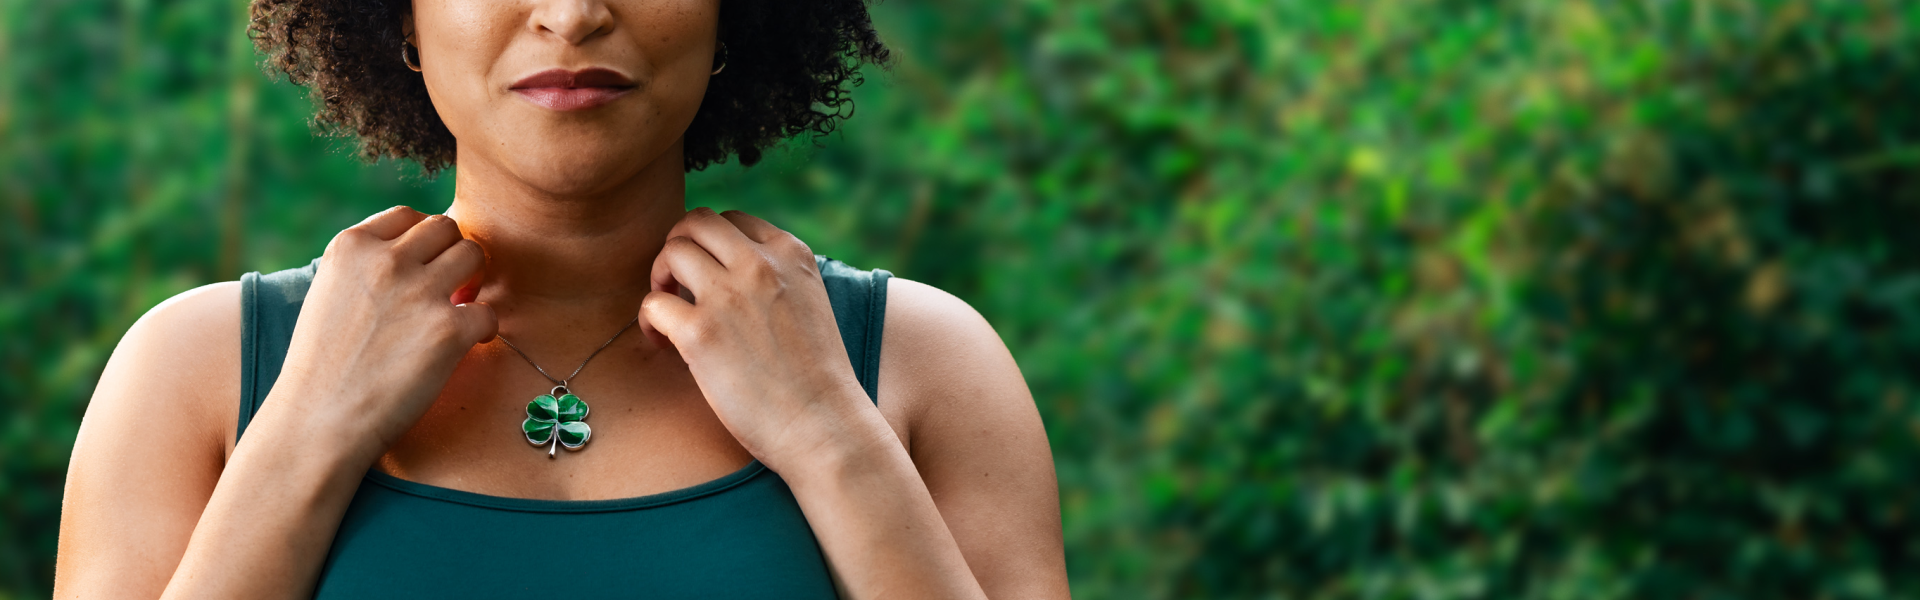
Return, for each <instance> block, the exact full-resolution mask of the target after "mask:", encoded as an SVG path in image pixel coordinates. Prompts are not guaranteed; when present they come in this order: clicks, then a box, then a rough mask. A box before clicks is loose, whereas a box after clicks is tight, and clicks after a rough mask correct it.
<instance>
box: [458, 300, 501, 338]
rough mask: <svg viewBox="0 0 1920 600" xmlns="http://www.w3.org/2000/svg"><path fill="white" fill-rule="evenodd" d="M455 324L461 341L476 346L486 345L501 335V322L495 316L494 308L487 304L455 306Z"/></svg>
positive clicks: (473, 303) (474, 303)
mask: <svg viewBox="0 0 1920 600" xmlns="http://www.w3.org/2000/svg"><path fill="white" fill-rule="evenodd" d="M453 322H454V327H455V328H457V329H458V330H459V335H460V339H462V340H468V341H470V342H471V343H474V344H479V343H484V342H486V341H488V340H491V339H493V336H494V334H497V333H500V320H499V318H498V317H495V316H494V314H493V307H492V306H489V305H487V303H485V302H468V303H465V304H456V305H454V306H453Z"/></svg>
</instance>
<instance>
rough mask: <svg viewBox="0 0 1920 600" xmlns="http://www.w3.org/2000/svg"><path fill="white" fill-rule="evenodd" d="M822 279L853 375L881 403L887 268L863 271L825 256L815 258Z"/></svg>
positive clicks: (874, 399)
mask: <svg viewBox="0 0 1920 600" xmlns="http://www.w3.org/2000/svg"><path fill="white" fill-rule="evenodd" d="M813 259H814V262H815V263H817V264H818V265H819V267H820V279H821V280H823V281H824V282H825V283H826V284H827V299H828V300H830V301H832V303H833V320H834V322H835V323H836V324H838V325H839V326H840V341H841V343H843V344H845V345H846V346H847V358H848V359H849V360H852V361H853V373H854V375H856V376H858V377H859V378H860V387H862V388H864V389H866V390H867V398H870V399H872V400H873V403H874V404H875V405H878V404H880V333H881V330H882V328H883V326H885V325H886V320H887V279H888V278H891V277H893V274H892V273H888V272H887V271H886V270H885V269H874V270H871V271H863V270H860V269H856V268H853V267H852V266H850V265H848V264H847V263H843V262H840V261H837V260H834V259H831V258H827V257H825V256H819V255H815V256H814V257H813Z"/></svg>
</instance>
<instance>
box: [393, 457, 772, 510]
mask: <svg viewBox="0 0 1920 600" xmlns="http://www.w3.org/2000/svg"><path fill="white" fill-rule="evenodd" d="M762 472H768V473H771V471H768V470H767V468H766V465H762V464H760V459H758V458H756V459H753V460H752V461H750V462H748V463H747V465H746V466H744V467H740V468H739V469H738V470H735V471H734V472H732V473H728V474H726V475H724V476H721V477H720V478H719V479H714V480H711V481H708V482H706V483H700V484H695V485H692V486H689V487H683V488H680V489H677V490H670V491H665V492H660V493H657V494H648V495H645V496H635V497H632V498H610V499H606V500H543V499H539V498H513V497H509V496H492V495H488V494H481V493H477V492H468V491H463V490H456V489H453V488H444V487H440V486H437V485H429V484H425V483H420V482H417V481H409V480H406V479H401V478H399V477H394V476H392V475H388V474H386V473H383V472H381V471H380V469H379V468H372V469H367V476H366V481H369V482H372V483H375V484H378V485H380V486H381V487H385V488H387V489H391V490H393V491H396V492H400V493H402V494H407V495H410V496H418V497H421V498H425V499H428V500H438V501H441V502H451V503H454V504H465V505H468V506H475V507H480V508H489V509H494V510H506V511H515V512H536V513H597V512H618V511H628V510H640V509H646V508H655V507H660V506H666V505H669V504H677V503H680V502H686V501H690V500H695V499H699V498H702V497H706V496H711V495H714V494H718V493H721V492H724V491H727V490H729V489H732V488H735V487H738V486H740V485H741V484H743V483H746V482H747V481H748V480H751V479H753V478H754V477H755V476H757V475H759V474H761V473H762Z"/></svg>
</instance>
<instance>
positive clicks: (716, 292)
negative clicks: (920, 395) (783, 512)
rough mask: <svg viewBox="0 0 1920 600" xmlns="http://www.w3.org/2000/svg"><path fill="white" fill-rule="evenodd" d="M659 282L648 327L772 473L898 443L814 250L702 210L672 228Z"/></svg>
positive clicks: (643, 311) (644, 319)
mask: <svg viewBox="0 0 1920 600" xmlns="http://www.w3.org/2000/svg"><path fill="white" fill-rule="evenodd" d="M652 279H653V291H652V292H650V293H648V294H647V297H646V300H645V301H644V302H643V303H642V304H641V306H640V316H641V319H640V320H641V323H642V328H643V330H644V331H646V332H647V334H648V336H649V337H651V338H653V339H654V340H655V341H656V342H659V341H661V337H662V336H664V337H665V338H666V340H668V341H670V342H671V343H672V345H673V346H674V347H675V348H677V349H678V350H679V352H680V356H681V358H682V359H683V360H685V361H686V363H687V366H688V368H689V370H691V371H692V372H693V378H694V380H695V381H696V382H698V383H699V385H700V391H701V393H702V394H704V395H705V396H706V397H707V403H708V404H710V405H712V407H713V412H714V414H716V415H718V416H719V417H720V421H721V423H723V424H725V425H726V427H727V430H728V431H730V432H732V433H733V436H734V438H736V439H738V440H739V441H740V444H741V445H742V446H745V447H746V449H747V451H748V452H751V453H753V455H754V457H756V458H758V459H760V462H762V463H765V464H766V465H767V466H768V468H771V469H773V470H774V471H775V472H782V469H786V468H798V467H802V466H803V465H802V464H801V463H802V462H804V461H806V460H808V459H812V458H816V457H817V458H830V457H834V456H838V455H841V454H843V453H844V452H847V451H857V449H858V448H861V447H864V446H865V445H867V444H872V443H877V442H880V441H883V440H886V439H888V438H891V437H892V430H891V428H889V427H888V426H887V425H886V422H885V421H884V420H883V419H881V418H880V414H879V411H877V410H874V408H873V405H872V404H870V403H869V401H868V399H867V396H866V393H865V391H864V390H862V389H861V387H860V382H859V380H858V379H857V378H856V377H855V376H854V373H853V365H852V363H851V362H850V361H849V360H848V358H847V351H846V347H845V346H844V345H843V344H842V343H841V341H840V332H839V328H838V327H837V326H836V325H835V322H834V317H833V306H832V304H830V303H829V302H828V300H827V289H826V285H825V284H824V283H823V282H822V281H821V278H820V271H819V267H818V265H816V264H815V262H814V258H813V250H812V249H810V248H808V247H807V245H806V244H805V243H802V242H801V241H800V240H799V239H798V238H795V237H794V236H793V234H790V233H787V232H786V231H783V230H781V229H780V228H778V227H774V226H773V225H772V224H769V223H767V222H766V221H763V220H761V219H759V218H757V217H753V216H751V215H748V214H746V213H743V212H740V211H733V210H730V211H727V212H724V213H718V214H716V213H714V212H713V210H711V209H708V208H704V207H702V208H696V209H693V210H691V211H688V212H687V214H686V216H685V217H682V218H681V219H680V222H679V223H678V224H675V225H674V227H673V230H672V231H670V232H668V233H667V242H666V245H665V246H664V247H663V248H661V250H660V256H659V257H658V258H656V259H654V261H653V277H652ZM682 288H685V289H686V290H688V291H691V292H692V296H693V301H692V302H689V301H687V299H685V298H683V297H681V296H680V295H679V292H680V291H681V289H682ZM881 433H884V434H886V435H885V437H881V436H880V435H879V434H881Z"/></svg>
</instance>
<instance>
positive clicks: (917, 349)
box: [879, 277, 1068, 598]
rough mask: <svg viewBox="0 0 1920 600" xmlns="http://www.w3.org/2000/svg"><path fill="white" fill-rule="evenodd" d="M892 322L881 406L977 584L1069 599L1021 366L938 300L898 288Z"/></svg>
mask: <svg viewBox="0 0 1920 600" xmlns="http://www.w3.org/2000/svg"><path fill="white" fill-rule="evenodd" d="M886 310H887V316H886V326H885V328H884V329H883V332H882V340H881V345H880V348H881V351H880V352H881V353H880V394H879V395H880V398H881V401H880V404H881V405H882V407H883V408H884V407H886V406H887V405H888V404H889V402H895V401H897V403H896V406H895V407H893V408H897V409H899V410H901V411H903V412H904V414H903V415H902V416H904V420H905V421H906V429H907V431H906V432H905V433H906V435H905V436H903V437H904V438H906V439H907V440H908V448H909V452H910V454H911V456H912V458H913V463H914V466H915V468H917V469H918V470H919V472H920V477H921V479H923V480H924V481H925V482H926V485H927V491H928V492H930V493H931V494H932V496H933V500H934V504H935V505H937V506H938V507H939V509H940V516H941V518H942V519H943V520H945V521H946V523H947V528H948V529H949V530H951V531H952V533H953V537H954V540H955V541H956V542H958V543H959V546H960V552H961V554H962V555H964V556H965V557H966V560H967V566H968V568H969V569H971V570H972V572H973V575H974V578H975V579H977V580H978V581H979V582H980V587H981V588H982V589H983V590H985V591H986V592H987V596H988V597H991V598H1066V597H1067V593H1068V589H1067V575H1066V557H1065V552H1064V549H1063V543H1062V540H1061V532H1060V493H1059V485H1058V482H1057V481H1056V480H1055V479H1054V471H1053V454H1052V450H1051V449H1050V448H1049V446H1048V445H1047V433H1046V430H1045V429H1044V428H1043V427H1042V425H1041V423H1040V414H1039V411H1038V410H1037V409H1036V408H1035V407H1034V402H1033V394H1032V393H1031V392H1029V391H1028V390H1027V384H1026V380H1025V379H1024V378H1023V377H1021V375H1020V367H1019V365H1018V364H1016V363H1014V360H1013V356H1012V354H1010V353H1009V352H1008V351H1007V347H1006V345H1005V344H1004V343H1002V342H1001V341H1000V337H999V335H998V334H996V333H995V332H994V330H993V327H992V326H990V325H988V324H987V321H986V320H985V319H983V318H981V317H980V315H979V313H977V312H975V311H974V310H973V308H972V307H970V306H968V305H967V304H966V302H963V301H961V300H960V299H959V298H955V297H953V296H952V295H951V294H948V293H946V292H943V291H940V290H939V289H936V288H933V287H931V286H928V285H926V284H922V283H918V282H914V281H909V280H905V279H901V278H897V277H896V278H893V279H891V280H889V285H888V288H887V309H886ZM889 399H892V400H889Z"/></svg>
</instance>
